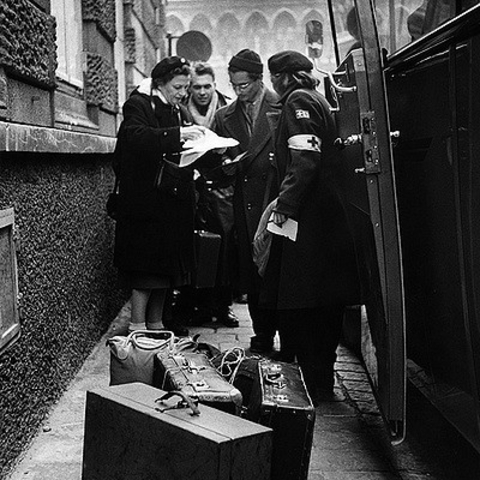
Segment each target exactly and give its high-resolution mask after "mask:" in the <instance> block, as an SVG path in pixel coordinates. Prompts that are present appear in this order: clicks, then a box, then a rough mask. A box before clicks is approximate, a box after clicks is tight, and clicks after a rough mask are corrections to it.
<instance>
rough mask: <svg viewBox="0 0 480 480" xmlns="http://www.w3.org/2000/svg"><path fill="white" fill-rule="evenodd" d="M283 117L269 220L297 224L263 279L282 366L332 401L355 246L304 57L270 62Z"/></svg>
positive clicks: (323, 110)
mask: <svg viewBox="0 0 480 480" xmlns="http://www.w3.org/2000/svg"><path fill="white" fill-rule="evenodd" d="M268 66H269V70H270V75H271V80H272V85H273V87H274V89H275V90H276V92H277V93H278V94H279V95H280V102H281V103H282V113H281V115H280V119H279V122H278V125H277V129H276V133H275V161H276V165H277V172H278V178H279V189H278V197H277V199H276V202H275V204H274V207H273V214H272V220H273V222H274V223H275V224H277V225H278V226H281V225H283V224H284V223H285V221H287V219H293V220H296V221H297V222H298V231H297V238H296V240H295V241H292V240H290V239H289V238H286V237H283V236H277V235H273V239H272V246H271V252H270V258H269V261H268V264H267V269H266V273H265V275H264V287H265V298H264V300H265V301H266V302H267V303H270V304H273V305H274V306H276V308H277V309H278V316H279V333H280V343H281V349H282V358H283V359H284V360H286V361H293V360H294V359H295V358H297V360H298V362H299V363H300V365H301V367H302V370H303V374H304V378H305V382H306V384H307V387H308V390H309V392H310V394H311V396H312V398H313V399H314V401H316V402H317V401H319V400H320V399H321V398H322V397H324V396H331V395H332V394H333V386H334V371H333V366H334V363H335V359H336V353H335V352H336V348H337V345H338V342H339V339H340V333H341V327H342V319H343V311H344V307H345V305H349V304H356V303H358V301H359V299H358V294H359V288H358V279H357V268H356V261H355V255H354V249H353V240H352V236H351V234H350V231H349V229H348V225H347V217H346V213H345V210H344V205H343V202H342V198H341V195H340V193H339V188H338V185H337V180H338V169H339V167H341V165H340V163H341V159H340V158H339V152H338V151H337V150H336V149H335V148H334V140H335V138H336V131H335V126H334V119H333V117H332V115H331V113H330V106H329V104H328V103H327V101H326V99H325V98H324V97H323V96H322V95H321V94H320V93H319V92H318V91H317V90H316V87H317V85H318V83H319V82H318V79H317V78H316V77H314V75H312V73H311V72H312V69H313V65H312V63H311V62H310V60H309V59H308V58H307V57H305V56H304V55H302V54H300V53H298V52H295V51H284V52H280V53H278V54H276V55H273V56H272V57H271V58H270V59H269V61H268Z"/></svg>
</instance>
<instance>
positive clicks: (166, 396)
mask: <svg viewBox="0 0 480 480" xmlns="http://www.w3.org/2000/svg"><path fill="white" fill-rule="evenodd" d="M175 395H177V396H179V397H181V399H182V400H180V401H179V402H177V404H176V405H172V406H166V407H163V408H160V407H156V408H155V410H157V411H159V412H162V413H163V412H165V410H172V409H175V408H185V406H187V407H190V409H191V410H192V413H191V414H190V415H192V416H194V415H200V410H199V409H198V406H197V405H195V402H194V401H193V400H192V399H191V398H190V397H189V396H188V395H186V394H185V393H184V392H181V391H180V390H172V391H171V392H166V393H165V394H163V395H162V396H161V397H159V398H157V399H156V400H155V403H163V402H164V401H165V400H168V399H169V398H171V397H174V396H175ZM185 404H186V405H185Z"/></svg>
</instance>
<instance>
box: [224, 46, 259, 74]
mask: <svg viewBox="0 0 480 480" xmlns="http://www.w3.org/2000/svg"><path fill="white" fill-rule="evenodd" d="M228 66H229V67H234V68H236V69H237V70H240V71H242V72H250V73H262V72H263V63H262V60H261V58H260V55H259V54H258V53H255V52H254V51H253V50H249V49H248V48H245V49H244V50H240V51H239V52H238V53H237V54H236V55H235V56H234V57H232V59H231V60H230V62H229V63H228Z"/></svg>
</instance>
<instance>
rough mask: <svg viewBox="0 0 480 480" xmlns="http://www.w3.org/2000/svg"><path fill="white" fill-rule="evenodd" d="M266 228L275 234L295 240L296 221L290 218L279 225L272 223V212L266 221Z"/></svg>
mask: <svg viewBox="0 0 480 480" xmlns="http://www.w3.org/2000/svg"><path fill="white" fill-rule="evenodd" d="M267 230H268V231H269V232H272V233H274V234H275V235H281V236H282V237H287V238H289V239H290V240H292V241H293V242H295V241H296V240H297V231H298V222H297V221H296V220H293V219H292V218H288V219H287V220H286V222H285V223H284V224H283V225H282V226H281V227H279V226H278V225H275V224H274V223H273V213H272V215H271V217H270V219H269V221H268V223H267Z"/></svg>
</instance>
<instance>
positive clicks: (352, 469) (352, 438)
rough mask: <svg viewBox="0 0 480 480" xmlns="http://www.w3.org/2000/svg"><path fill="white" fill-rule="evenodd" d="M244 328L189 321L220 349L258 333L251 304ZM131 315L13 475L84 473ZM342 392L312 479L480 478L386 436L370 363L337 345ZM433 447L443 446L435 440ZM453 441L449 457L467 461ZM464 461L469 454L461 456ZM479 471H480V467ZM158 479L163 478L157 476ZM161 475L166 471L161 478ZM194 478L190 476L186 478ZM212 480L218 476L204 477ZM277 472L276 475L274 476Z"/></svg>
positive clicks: (18, 478)
mask: <svg viewBox="0 0 480 480" xmlns="http://www.w3.org/2000/svg"><path fill="white" fill-rule="evenodd" d="M234 310H235V312H236V314H237V315H238V316H239V318H240V327H239V328H234V329H232V328H226V327H223V326H216V325H215V324H212V325H207V326H203V327H198V328H197V327H195V328H191V329H190V330H191V334H195V333H199V334H200V335H201V337H200V340H201V341H203V342H208V343H211V344H214V345H217V346H218V347H219V348H220V349H221V350H226V349H228V348H231V347H239V346H240V347H243V348H247V347H248V345H249V340H250V337H251V335H252V330H251V327H250V320H249V317H248V312H247V308H246V306H245V305H239V304H236V305H235V306H234ZM129 316H130V309H129V304H128V303H127V304H126V305H125V306H124V308H123V309H122V310H121V312H120V313H119V315H118V317H117V318H116V319H115V320H114V321H113V322H112V325H111V327H110V329H109V331H108V332H107V334H106V335H105V336H104V338H103V339H102V340H101V341H100V342H99V343H98V345H97V346H96V348H95V349H94V351H93V352H92V354H91V355H90V356H89V358H88V359H87V360H86V362H85V364H84V366H83V367H82V369H81V371H80V372H79V373H78V375H77V376H76V378H75V379H74V380H73V382H72V383H71V385H70V387H69V388H68V389H67V391H66V392H65V394H64V395H63V396H62V398H61V400H60V401H59V402H58V404H57V405H56V406H55V407H54V408H53V409H52V411H51V413H50V415H49V418H48V419H47V420H46V422H45V423H44V425H43V427H42V429H41V431H40V432H39V433H38V436H37V437H36V439H35V440H34V442H33V443H32V445H31V447H30V448H29V449H28V450H27V451H26V452H25V455H24V458H23V459H22V460H21V461H20V462H19V464H18V465H17V468H16V469H15V470H14V472H13V473H12V475H11V476H10V477H8V480H80V479H81V472H82V452H83V421H84V406H85V392H86V391H87V390H90V389H93V388H97V387H104V386H107V385H108V383H109V350H108V347H107V346H106V344H105V341H106V339H107V338H109V337H110V336H112V335H115V334H123V333H124V332H125V330H126V325H127V323H128V318H129ZM338 353H339V355H338V362H337V364H336V375H337V378H336V386H335V391H336V394H337V395H336V397H337V398H336V399H335V401H330V402H324V403H322V404H321V405H320V406H319V407H318V408H317V411H316V413H317V417H316V422H315V430H314V439H313V448H312V456H311V462H310V472H309V476H308V480H380V479H382V480H393V479H403V480H427V479H428V480H449V479H452V480H453V479H454V480H459V479H463V478H465V479H468V480H475V479H479V478H480V475H479V476H477V475H476V474H475V473H474V472H473V470H467V472H470V473H471V474H472V475H471V476H470V473H466V474H465V473H464V472H461V468H460V467H459V468H458V469H455V468H453V471H454V472H457V473H450V472H446V471H444V470H442V468H443V466H442V465H440V461H439V460H438V458H435V455H436V454H435V453H432V452H431V451H429V450H428V449H427V448H426V447H425V444H426V443H430V441H431V440H432V439H430V440H427V441H426V442H424V443H419V441H418V440H417V439H416V438H415V437H413V438H411V439H409V438H408V437H407V441H405V442H404V443H403V444H401V445H399V446H392V445H391V444H390V442H389V440H388V438H387V435H386V433H385V429H384V427H383V423H382V420H381V417H380V414H379V412H378V410H377V407H376V404H375V401H374V398H373V395H372V393H371V390H370V387H369V383H368V381H367V377H366V374H365V371H364V369H363V367H362V365H361V363H360V362H359V361H358V360H357V359H356V357H355V356H354V355H353V354H352V353H351V352H350V351H349V350H348V349H347V348H345V347H339V350H338ZM435 450H436V451H438V450H439V449H438V448H436V447H435ZM457 453H458V452H452V450H449V449H448V448H447V450H446V453H442V455H443V456H445V455H446V456H447V457H448V455H451V456H452V458H451V459H448V463H449V464H450V465H452V462H455V461H459V462H460V461H461V460H460V459H457V458H456V455H457ZM463 463H464V462H463ZM477 472H478V471H477ZM152 480H157V479H152ZM158 480H161V479H158ZM185 480H188V479H185ZM205 480H212V479H205ZM272 480H277V479H272Z"/></svg>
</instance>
